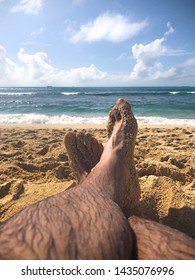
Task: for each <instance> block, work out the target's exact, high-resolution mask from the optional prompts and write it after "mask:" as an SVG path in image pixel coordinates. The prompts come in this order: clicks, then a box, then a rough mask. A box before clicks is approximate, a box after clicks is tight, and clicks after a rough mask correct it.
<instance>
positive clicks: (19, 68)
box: [0, 39, 195, 86]
mask: <svg viewBox="0 0 195 280" xmlns="http://www.w3.org/2000/svg"><path fill="white" fill-rule="evenodd" d="M162 44H163V40H160V39H157V40H155V41H154V42H152V43H150V44H148V45H141V44H140V45H137V47H135V49H134V54H135V55H136V56H137V60H139V63H140V64H139V63H138V64H136V65H137V66H136V68H135V67H134V68H135V69H134V71H135V73H137V76H136V78H135V77H134V76H133V75H131V77H130V76H129V75H128V74H126V75H119V74H115V75H113V74H109V73H106V72H104V71H101V70H100V69H98V68H97V67H96V66H95V65H93V64H91V65H89V66H87V67H86V66H85V67H79V68H72V69H69V70H64V69H57V68H55V67H54V66H53V65H52V62H51V60H50V59H49V57H48V55H47V53H45V52H37V53H34V54H28V53H27V52H26V51H25V50H24V49H23V48H20V50H19V51H18V60H19V63H18V64H16V63H15V62H14V61H12V60H11V59H10V58H9V57H8V56H7V54H6V50H5V48H4V47H3V46H1V45H0V86H47V85H53V86H98V85H99V86H100V85H102V86H106V85H107V86H120V85H147V84H148V85H152V84H155V82H158V85H166V84H167V83H169V82H171V84H172V82H173V81H174V82H175V81H179V83H180V84H184V81H192V82H193V81H194V76H195V57H193V58H190V59H188V60H186V61H184V62H183V63H181V64H180V65H176V66H172V67H170V68H169V69H167V70H163V69H162V68H163V67H162V65H160V63H159V62H158V58H159V57H160V56H161V55H163V54H164V52H165V53H166V47H164V46H163V45H162ZM147 49H148V52H147V51H146V50H147ZM152 50H153V51H152ZM144 51H145V52H144ZM150 59H151V60H150ZM141 62H142V64H141ZM164 81H165V82H164ZM159 82H161V84H160V83H159ZM192 82H191V83H192ZM193 83H194V82H193Z"/></svg>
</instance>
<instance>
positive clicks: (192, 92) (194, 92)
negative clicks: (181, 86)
mask: <svg viewBox="0 0 195 280" xmlns="http://www.w3.org/2000/svg"><path fill="white" fill-rule="evenodd" d="M187 93H191V94H195V91H187Z"/></svg>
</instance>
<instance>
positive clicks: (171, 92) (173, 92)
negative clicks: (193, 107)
mask: <svg viewBox="0 0 195 280" xmlns="http://www.w3.org/2000/svg"><path fill="white" fill-rule="evenodd" d="M169 93H170V94H178V93H180V91H170V92H169Z"/></svg>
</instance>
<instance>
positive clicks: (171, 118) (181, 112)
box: [0, 86, 195, 126]
mask: <svg viewBox="0 0 195 280" xmlns="http://www.w3.org/2000/svg"><path fill="white" fill-rule="evenodd" d="M118 98H125V99H126V100H128V101H129V102H130V103H131V105H132V110H133V112H134V114H135V116H136V118H137V120H138V124H152V125H186V126H193V125H195V87H50V86H48V87H20V88H19V87H4V88H3V87H0V124H8V123H9V124H34V123H36V124H89V123H92V124H104V123H106V122H107V119H108V112H109V111H110V110H111V108H112V107H113V105H114V104H115V102H116V100H117V99H118Z"/></svg>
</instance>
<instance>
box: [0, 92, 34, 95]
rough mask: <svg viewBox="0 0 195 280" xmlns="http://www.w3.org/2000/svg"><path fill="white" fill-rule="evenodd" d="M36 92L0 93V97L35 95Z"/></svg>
mask: <svg viewBox="0 0 195 280" xmlns="http://www.w3.org/2000/svg"><path fill="white" fill-rule="evenodd" d="M33 94H36V92H0V95H18V96H20V95H33Z"/></svg>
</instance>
